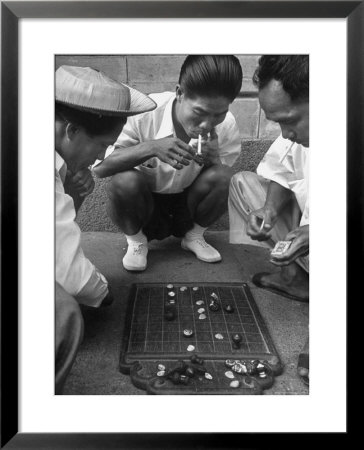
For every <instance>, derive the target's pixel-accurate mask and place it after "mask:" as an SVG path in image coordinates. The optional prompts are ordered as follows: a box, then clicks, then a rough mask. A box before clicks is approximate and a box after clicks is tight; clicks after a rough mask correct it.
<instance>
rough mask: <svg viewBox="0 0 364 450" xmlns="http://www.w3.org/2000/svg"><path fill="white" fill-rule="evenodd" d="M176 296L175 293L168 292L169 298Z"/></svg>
mask: <svg viewBox="0 0 364 450" xmlns="http://www.w3.org/2000/svg"><path fill="white" fill-rule="evenodd" d="M175 295H176V294H175V292H173V291H171V292H168V297H174V296H175Z"/></svg>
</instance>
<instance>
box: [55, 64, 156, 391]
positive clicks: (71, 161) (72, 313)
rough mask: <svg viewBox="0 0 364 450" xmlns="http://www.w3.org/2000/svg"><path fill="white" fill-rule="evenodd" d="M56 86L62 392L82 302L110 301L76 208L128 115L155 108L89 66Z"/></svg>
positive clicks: (65, 70)
mask: <svg viewBox="0 0 364 450" xmlns="http://www.w3.org/2000/svg"><path fill="white" fill-rule="evenodd" d="M55 84H56V105H55V144H56V158H55V166H56V167H55V169H56V170H55V222H56V230H55V236H56V246H55V253H56V254H55V265H56V289H55V300H56V317H55V319H56V327H55V329H56V332H55V334H56V339H55V343H56V358H55V366H56V367H55V369H56V383H55V385H56V393H57V394H59V393H62V390H63V385H64V382H65V380H66V377H67V375H68V373H69V371H70V369H71V366H72V364H73V361H74V358H75V356H76V353H77V350H78V346H79V344H80V342H81V340H82V334H83V319H82V316H81V312H80V308H79V306H78V304H79V303H80V304H84V305H88V306H93V307H99V306H101V305H102V306H106V305H108V304H110V303H111V302H112V297H111V294H110V292H109V287H108V283H107V281H106V279H105V277H104V276H103V275H102V274H101V273H100V272H99V271H98V270H97V268H96V267H95V266H94V265H93V264H92V263H91V261H89V260H88V259H87V258H86V257H85V255H84V253H83V251H82V248H81V245H80V241H81V231H80V229H79V227H78V225H77V224H76V222H75V218H76V210H77V209H78V207H79V206H80V205H81V203H82V200H83V198H84V197H85V196H86V195H88V194H90V193H91V192H92V190H93V187H94V182H93V179H92V175H91V172H90V170H89V167H90V166H91V165H92V164H94V162H95V160H96V159H97V158H98V159H102V158H103V157H104V155H105V151H106V149H107V147H108V146H109V145H111V144H113V143H114V142H115V140H116V138H117V136H118V135H119V134H120V132H121V130H122V128H123V126H124V124H125V122H126V118H127V117H128V116H129V115H133V114H139V113H141V112H145V111H148V110H151V109H154V108H155V106H156V105H155V103H154V102H153V101H152V100H151V99H149V98H148V97H147V96H145V95H144V94H142V93H140V92H138V91H136V90H134V89H131V88H129V87H128V86H126V85H123V84H121V83H118V82H116V81H114V80H111V79H110V78H108V77H107V76H105V75H104V74H102V73H101V72H99V71H96V70H94V69H91V68H89V67H73V66H61V67H59V68H58V69H57V71H56V83H55Z"/></svg>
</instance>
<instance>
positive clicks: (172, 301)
mask: <svg viewBox="0 0 364 450" xmlns="http://www.w3.org/2000/svg"><path fill="white" fill-rule="evenodd" d="M168 303H169V304H170V305H175V304H176V300H175V299H174V298H170V299H169V300H168Z"/></svg>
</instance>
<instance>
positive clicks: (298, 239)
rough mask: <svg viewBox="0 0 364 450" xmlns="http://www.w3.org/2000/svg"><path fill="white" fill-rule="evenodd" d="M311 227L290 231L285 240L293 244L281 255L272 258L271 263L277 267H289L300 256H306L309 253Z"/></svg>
mask: <svg viewBox="0 0 364 450" xmlns="http://www.w3.org/2000/svg"><path fill="white" fill-rule="evenodd" d="M309 231H310V226H309V225H303V226H302V227H298V228H296V229H295V230H293V231H290V232H289V233H288V234H287V236H286V237H285V238H284V240H285V241H292V244H291V245H290V247H289V248H288V250H286V251H285V252H284V253H282V254H281V255H277V256H274V257H272V258H271V260H270V262H271V263H273V264H275V265H276V266H287V265H288V264H291V263H292V262H293V261H295V260H296V259H297V258H298V257H300V256H306V255H307V254H308V253H309Z"/></svg>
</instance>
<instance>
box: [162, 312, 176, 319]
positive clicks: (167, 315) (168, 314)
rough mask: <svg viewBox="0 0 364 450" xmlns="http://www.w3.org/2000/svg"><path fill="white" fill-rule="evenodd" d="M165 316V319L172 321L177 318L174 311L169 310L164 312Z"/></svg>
mask: <svg viewBox="0 0 364 450" xmlns="http://www.w3.org/2000/svg"><path fill="white" fill-rule="evenodd" d="M164 318H165V320H168V321H171V320H174V319H175V318H176V315H175V314H174V312H173V311H171V310H169V311H166V312H165V313H164Z"/></svg>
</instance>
